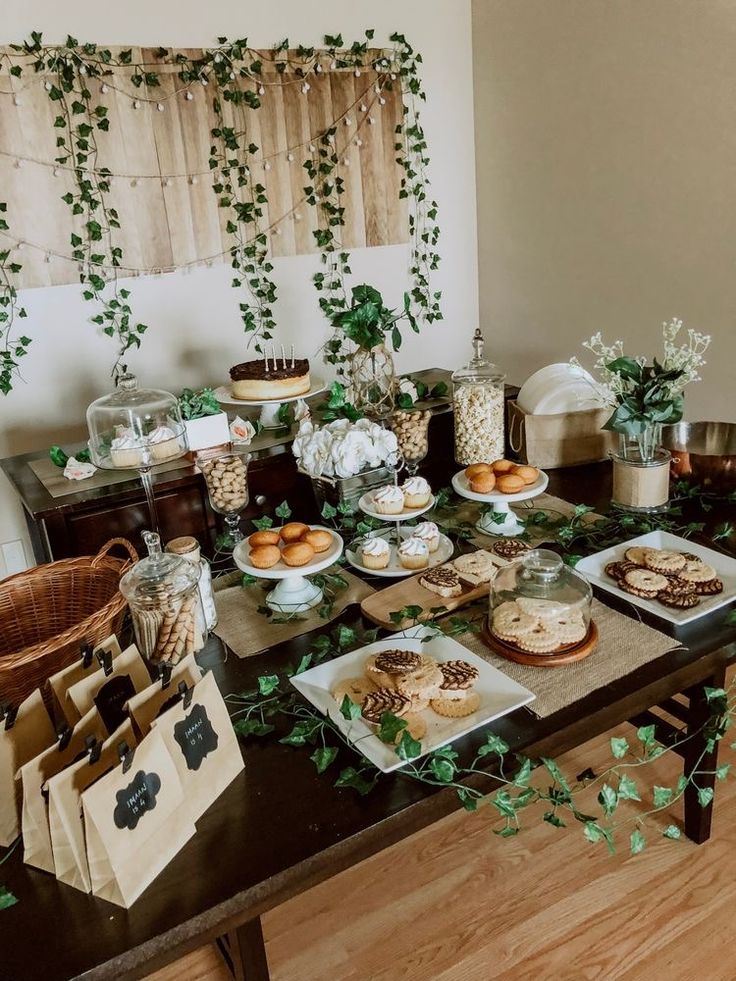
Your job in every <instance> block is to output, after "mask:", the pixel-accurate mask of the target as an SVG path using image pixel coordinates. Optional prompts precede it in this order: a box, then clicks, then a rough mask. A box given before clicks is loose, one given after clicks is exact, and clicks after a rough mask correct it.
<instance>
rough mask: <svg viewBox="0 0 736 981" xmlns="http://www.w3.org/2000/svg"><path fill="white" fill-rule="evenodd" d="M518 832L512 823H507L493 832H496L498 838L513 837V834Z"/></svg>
mask: <svg viewBox="0 0 736 981" xmlns="http://www.w3.org/2000/svg"><path fill="white" fill-rule="evenodd" d="M518 833H519V829H518V828H517V827H516V825H514V824H507V825H506V826H505V827H504V828H501V829H500V830H499V831H495V830H494V834H497V835H498V837H499V838H513V837H514V835H518Z"/></svg>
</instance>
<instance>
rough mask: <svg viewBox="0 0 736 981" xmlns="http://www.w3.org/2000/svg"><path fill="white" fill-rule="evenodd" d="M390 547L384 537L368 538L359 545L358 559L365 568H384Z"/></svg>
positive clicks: (387, 561)
mask: <svg viewBox="0 0 736 981" xmlns="http://www.w3.org/2000/svg"><path fill="white" fill-rule="evenodd" d="M390 557H391V548H390V546H389V544H388V542H387V541H386V539H385V538H368V539H366V541H364V542H363V544H362V545H361V546H360V559H361V562H362V563H363V565H364V566H365V567H366V569H385V568H386V566H387V565H388V563H389V559H390Z"/></svg>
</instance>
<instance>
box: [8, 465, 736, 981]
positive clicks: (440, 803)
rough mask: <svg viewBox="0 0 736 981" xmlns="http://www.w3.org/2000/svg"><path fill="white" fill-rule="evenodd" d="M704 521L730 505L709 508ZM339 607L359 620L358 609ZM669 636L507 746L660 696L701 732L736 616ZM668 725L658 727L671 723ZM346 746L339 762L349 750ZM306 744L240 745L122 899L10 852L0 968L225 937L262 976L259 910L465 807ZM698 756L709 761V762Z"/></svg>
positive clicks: (19, 978)
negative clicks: (365, 790) (197, 813)
mask: <svg viewBox="0 0 736 981" xmlns="http://www.w3.org/2000/svg"><path fill="white" fill-rule="evenodd" d="M550 491H551V492H552V493H557V494H560V495H561V496H564V497H566V498H567V499H572V500H575V501H586V502H588V503H594V504H595V503H597V502H600V501H602V500H604V499H605V497H606V496H607V493H608V468H607V467H606V466H604V465H602V466H597V467H587V468H583V469H580V470H571V471H567V472H559V473H556V474H553V475H552V480H551V482H550ZM711 519H712V520H713V521H716V520H718V519H720V520H723V515H719V514H718V513H717V512H716V513H715V514H713V515H710V516H709V520H711ZM602 598H604V599H605V600H606V602H609V597H608V596H605V597H602ZM344 621H345V622H346V623H357V622H358V621H359V614H358V613H357V611H356V609H355V608H353V609H350V610H348V611H346V613H345V615H344ZM658 625H659V626H661V624H658ZM677 636H678V637H679V639H681V641H682V642H683V644H685V645H686V646H685V647H684V648H683V649H682V650H677V651H675V652H673V653H669V654H666V655H665V656H663V657H661V658H659V659H658V660H656V661H653V662H651V663H649V664H646V665H644V666H643V667H642V668H640V669H639V670H637V671H635V672H634V673H632V674H630V675H628V676H626V677H624V678H621V679H619V680H618V681H616V682H615V683H614V684H612V685H609V686H608V687H607V688H605V689H603V690H600V691H596V692H593V693H592V694H591V695H589V696H588V697H587V698H585V699H582V700H581V701H579V702H577V703H576V704H574V705H572V706H570V707H568V708H566V709H564V710H562V711H560V712H558V713H556V714H555V715H553V716H549V717H547V718H544V719H536V718H535V717H533V716H532V715H531V714H530V713H529V712H527V711H525V710H523V709H522V710H519V711H517V712H515V713H513V714H512V715H509V716H506V717H505V718H503V719H501V720H499V721H498V722H496V723H494V724H493V728H494V730H495V731H496V732H498V734H499V735H500V736H501V737H502V738H503V739H505V740H506V742H507V743H508V744H509V746H510V747H511V750H512V751H513V752H519V753H524V754H526V755H528V756H531V757H539V756H543V755H544V756H552V757H554V756H557V755H559V754H561V753H564V752H565V751H566V750H569V749H571V748H572V747H575V746H578V745H580V744H581V743H583V742H585V741H586V740H588V739H590V738H592V737H594V736H596V735H598V734H600V733H603V732H606V731H607V730H608V729H610V728H611V727H613V726H616V725H618V724H620V723H622V722H624V721H626V720H633V721H635V722H637V723H638V722H640V721H641V720H642V719H645V720H649V719H650V718H652V717H653V715H652V713H653V709H654V707H655V706H658V705H660V704H663V703H666V704H667V706H668V707H669V708H670V710H672V711H675V712H676V713H679V716H680V717H681V724H682V726H683V727H684V728H686V729H689V730H690V731H691V732H693V733H695V732H697V731H698V729H699V728H700V726H701V725H702V722H703V719H704V718H705V717H706V716H707V710H706V708H705V701H704V686H706V685H718V684H720V683H721V681H722V679H723V675H724V671H725V669H726V667H727V666H728V664H729V663H731V662H732V661H733V660H734V659H735V658H736V629H734V628H733V627H727V626H726V622H725V611H724V610H720V611H717V612H716V613H714V614H712V615H711V616H709V617H708V618H706V619H704V620H702V621H699V622H698V623H697V624H695V625H691V626H689V627H688V628H686V629H683V630H682V632H681V633H679V634H678V635H677ZM313 641H314V634H311V635H307V636H304V637H300V638H298V639H296V640H293V641H291V642H289V643H287V644H282V645H280V646H278V647H274V648H272V649H271V650H269V651H268V652H266V653H264V654H261V655H258V656H256V657H252V658H248V659H245V660H240V659H238V658H237V657H235V656H234V655H232V654H230V655H229V656H227V655H226V653H225V652H223V650H222V648H221V647H220V645H219V643H218V642H211V643H210V644H209V646H208V647H207V649H206V651H205V652H203V655H202V657H201V662H202V666H203V667H206V668H211V669H212V670H213V671H214V673H215V675H216V677H217V680H218V682H219V684H220V687H221V689H222V690H223V692H225V693H227V692H233V691H240V690H244V689H246V688H249V687H252V686H253V683H254V680H255V678H256V676H257V675H260V674H265V673H273V672H280V671H283V670H284V668H286V667H287V666H288V665H295V664H296V663H297V661H298V659H299V658H300V657H301V655H302V654H303V653H305V652H306V651H307V650H308V649H309V647H310V646H311V644H312V643H313ZM668 700H669V701H668ZM673 706H674V709H673ZM647 713H650V714H649V715H648V714H647ZM661 732H662V737H663V738H666V737H667V730H666V727H665V728H663V729H662V730H661ZM480 741H481V738H480V736H478V735H477V734H470V735H468V736H466V737H464V738H463V739H461V740H459V741H458V743H457V744H456V745H457V748H458V749H459V751H460V753H461V757H462V758H466V757H469V756H470V755H471V754H472V753H473V752H474V749H475V748H476V747H477V745H478V744H479V742H480ZM702 746H703V741H702V737H695V738H694V739H693V740H691V748H690V749H689V751H688V754H687V756H686V757H685V760H684V767H685V770H687V768H688V766H690V767H691V766H692V765H693V762H694V760H695V759H696V758H697V754H698V753H699V751H700V750H701V749H702ZM341 753H344V754H345V755H344V757H343V758H344V759H345V760H346V763H347V760H348V759H349V758H350V755H351V754H350V753H349V751H342V750H341ZM308 755H309V754H308V753H306V752H303V751H300V750H298V749H294V748H291V747H288V746H282V745H280V744H279V743H278V742H276V741H275V740H265V741H258V740H251V741H249V742H248V743H247V744H245V745H244V746H243V756H244V759H245V771H244V773H243V774H241V775H240V776H239V777H238V778H237V779H236V780H235V781H234V783H233V784H231V786H230V787H229V788H228V789H227V790H226V792H225V793H224V794H223V795H222V797H221V798H220V799H219V800H218V801H217V802H216V804H215V805H214V806H213V807H212V808H211V809H210V810H209V811H208V812H207V813H206V814H205V815H204V817H203V818H202V819H201V821H200V822H199V825H198V832H197V835H196V836H195V837H194V838H193V839H192V841H190V842H189V843H188V844H187V845H186V847H185V848H184V849H183V851H182V852H180V853H179V855H178V856H177V857H176V858H175V859H174V861H173V862H172V863H171V864H170V865H169V866H168V867H167V868H166V869H165V870H164V872H163V873H162V874H161V875H160V876H159V878H157V879H156V881H155V882H154V883H153V885H152V886H151V887H150V888H149V889H148V890H147V891H146V892H145V893H144V895H143V896H142V897H141V899H139V900H138V902H137V903H136V904H135V905H134V906H133V908H132V909H130V910H128V911H125V910H121V909H118V908H117V907H115V906H112V905H110V904H108V903H106V902H104V901H101V900H98V899H95V898H94V897H92V896H87V895H84V894H82V893H80V892H77V891H75V890H73V889H71V888H69V887H67V886H64V885H60V884H58V883H57V882H56V880H55V879H54V877H53V876H51V875H46V874H44V873H41V872H38V871H36V870H34V869H30V868H27V867H25V866H24V865H23V863H22V856H21V853H20V851H19V850H18V851H17V852H16V853H15V854H14V855H13V856H12V857H11V858H10V860H9V861H7V862H6V863H5V864H4V865H3V866H2V868H1V869H0V881H3V882H4V883H5V884H6V885H7V887H8V888H9V889H11V890H12V891H13V892H14V893H15V894H16V896H17V897H18V899H19V902H18V904H17V905H16V906H14V907H12V908H10V909H8V910H5V911H3V912H0V978H1V979H2V981H25V979H36V978H39V979H44V981H55V979H61V978H63V979H67V978H71V977H84V978H133V977H141V976H143V975H145V974H146V973H148V972H150V971H152V970H154V969H156V968H159V967H161V966H163V965H165V964H167V963H170V962H172V961H174V960H176V959H177V958H178V957H180V956H182V955H183V954H185V953H187V952H188V951H191V950H193V949H195V948H197V947H198V946H200V945H201V944H203V943H205V942H208V941H212V940H214V939H215V938H218V937H221V936H223V935H229V937H230V939H231V945H230V949H231V951H232V954H233V957H234V960H235V962H236V965H235V967H236V976H239V977H243V976H245V977H247V979H248V981H263V979H265V978H267V977H268V970H267V965H266V960H265V952H264V948H263V941H262V934H261V928H260V919H259V918H260V916H261V914H262V913H264V912H265V911H267V910H269V909H271V908H273V907H274V906H277V905H278V904H280V903H282V902H283V901H284V900H286V899H288V898H289V897H291V896H294V895H296V894H298V893H301V892H303V891H304V890H306V889H308V888H309V887H310V886H312V885H315V884H316V883H318V882H321V881H323V880H325V879H327V878H329V877H331V876H333V875H335V874H336V873H337V872H340V871H341V870H343V869H346V868H349V867H350V866H352V865H354V864H356V863H357V862H359V861H361V860H363V859H365V858H367V857H368V856H370V855H373V854H375V853H377V852H379V851H380V850H382V849H383V848H386V847H387V846H388V845H391V844H393V843H394V842H397V841H400V840H402V839H404V838H406V837H408V836H409V835H411V834H413V833H414V832H416V831H418V830H420V829H421V828H424V827H426V826H428V825H430V824H432V823H433V822H435V821H438V820H439V819H440V818H442V817H444V816H445V815H447V814H449V813H451V812H452V811H454V810H456V809H457V808H458V807H459V802H458V799H457V797H456V795H455V793H454V792H452V791H446V790H444V791H443V790H439V791H438V790H434V789H432V788H428V787H426V786H424V785H422V784H418V783H416V782H413V781H411V780H409V779H406V778H402V776H401V775H400V773H397V774H391V775H388V776H384V777H382V778H381V779H380V780H379V782H378V785H377V786H376V788H375V789H374V790H373V792H372V793H370V794H369V795H368V796H366V797H360V796H358V795H357V794H356V793H355V792H354V791H352V790H349V789H346V790H339V789H335V788H334V787H333V786H332V781H333V779H334V777H333V776H331V775H330V774H329V773H327V774H324V775H322V776H319V775H318V774H317V773H316V771H315V768H314V765H313V764H312V763H311V762H310V760H309V759H308ZM346 763H345V764H344V765H346ZM701 766H702V768H703V769H713V768H714V766H713V765H712V761H708V762H707V763H705V764H701ZM710 817H711V808H710V807H708V808H700V807H699V806H698V805H697V802H696V801H695V800H694V799H693V797H692V796H691V795H690V794H688V795H687V798H686V801H685V830H686V833H687V834H688V836H689V837H690V838H692V839H693V840H694V841H703V840H705V838H706V837H707V836H708V834H709V831H710ZM569 833H573V832H569ZM498 847H499V848H503V842H501V841H499V844H498ZM551 847H554V844H552V845H551ZM693 861H697V855H696V854H695V853H693ZM243 971H245V975H244V974H243Z"/></svg>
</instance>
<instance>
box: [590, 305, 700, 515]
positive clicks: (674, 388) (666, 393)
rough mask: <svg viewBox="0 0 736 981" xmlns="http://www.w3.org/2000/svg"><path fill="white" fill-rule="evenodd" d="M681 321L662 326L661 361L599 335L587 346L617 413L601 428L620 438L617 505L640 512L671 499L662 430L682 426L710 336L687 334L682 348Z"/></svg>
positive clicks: (600, 388) (601, 390)
mask: <svg viewBox="0 0 736 981" xmlns="http://www.w3.org/2000/svg"><path fill="white" fill-rule="evenodd" d="M681 330H682V320H678V319H676V318H673V319H672V320H671V321H670V322H669V323H664V324H663V325H662V336H663V348H664V354H663V357H662V360H661V361H658V360H657V358H653V359H652V362H651V364H649V363H648V362H647V360H646V358H644V357H641V356H640V357H636V358H632V357H629V356H627V355H625V354H624V352H623V342H622V341H615V342H614V343H613V344H610V345H609V344H606V343H605V341H604V340H603V339H602V337H601V335H600V333H598V334H595V335H594V336H593V337H591V338H590V340H588V341H586V342H585V343H584V345H583V346H584V347H586V348H587V349H588V350H589V351H592V353H593V354H594V355H595V356H596V360H595V363H594V366H593V367H594V370H595V372H596V373H597V375H598V379H597V382H596V388H597V390H598V393H599V395H600V396H601V398H602V399H603V401H604V402H606V403H607V404H609V405H610V406H611V407H612V408H613V412H612V413H611V416H610V418H609V419H608V420H607V421H606V423H605V424H604V426H603V428H604V429H607V430H610V431H611V432H615V433H618V434H619V452H618V453H614V454H612V456H613V464H614V472H613V480H614V487H613V500H614V502H615V503H617V504H619V505H621V506H623V507H628V508H631V509H632V510H637V511H649V510H657V509H659V508H661V507H664V506H666V504H667V500H668V497H669V461H670V454H669V452H668V451H667V450H665V449H664V448H663V447H662V426H663V425H668V424H671V423H675V422H679V421H680V419H682V414H683V409H684V395H683V392H684V389H685V387H686V386H687V385H689V384H690V382H694V381H699V380H700V368H702V366H703V365H704V364H705V358H704V357H703V355H704V354H705V351H706V350H707V349H708V346H709V344H710V341H711V339H710V337H709V336H708V335H707V334H700V333H698V332H697V331H694V330H691V329H688V331H687V340H685V341H684V342H682V343H678V335H679V334H680V331H681Z"/></svg>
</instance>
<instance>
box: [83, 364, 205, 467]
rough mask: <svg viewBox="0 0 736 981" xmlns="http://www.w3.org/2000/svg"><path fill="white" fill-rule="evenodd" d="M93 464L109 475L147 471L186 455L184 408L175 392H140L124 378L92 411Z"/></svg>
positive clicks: (131, 377) (130, 377) (89, 417)
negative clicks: (110, 471)
mask: <svg viewBox="0 0 736 981" xmlns="http://www.w3.org/2000/svg"><path fill="white" fill-rule="evenodd" d="M87 429H88V430H89V451H90V457H91V459H92V463H94V465H95V466H96V467H102V468H103V469H106V470H145V469H147V468H149V467H152V466H155V465H156V464H157V463H164V462H166V461H167V460H174V459H176V458H177V457H180V456H182V455H183V454H184V453H186V451H187V448H188V447H187V438H186V432H185V429H184V423H183V422H182V418H181V413H180V411H179V404H178V402H177V400H176V398H175V397H174V396H173V395H172V394H171V393H170V392H163V391H160V390H158V389H155V388H138V379H137V378H136V377H135V375H132V374H125V375H123V376H122V378H121V379H120V381H119V383H118V387H117V389H116V390H115V391H114V392H111V393H110V394H109V395H103V396H102V398H99V399H97V400H96V401H94V402H93V403H92V404H91V405H90V406H89V408H88V409H87Z"/></svg>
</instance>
